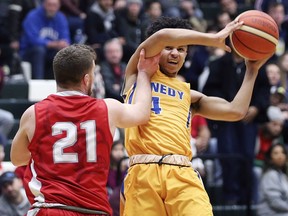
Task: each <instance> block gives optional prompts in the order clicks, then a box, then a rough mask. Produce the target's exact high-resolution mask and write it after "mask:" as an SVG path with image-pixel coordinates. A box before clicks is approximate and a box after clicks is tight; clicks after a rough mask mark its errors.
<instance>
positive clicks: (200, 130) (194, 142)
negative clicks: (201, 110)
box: [190, 115, 211, 178]
mask: <svg viewBox="0 0 288 216" xmlns="http://www.w3.org/2000/svg"><path fill="white" fill-rule="evenodd" d="M210 137H211V133H210V129H209V128H208V124H207V121H206V119H205V118H204V117H202V116H199V115H195V116H193V118H192V120H191V141H190V144H191V148H192V153H193V160H192V167H193V168H194V169H196V170H198V171H199V173H200V175H201V177H202V178H204V177H205V176H206V172H205V167H204V163H203V160H202V159H200V158H197V157H196V156H197V155H201V154H203V153H204V152H205V151H206V149H207V148H208V144H209V140H210Z"/></svg>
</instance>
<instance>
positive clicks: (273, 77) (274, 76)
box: [265, 63, 281, 87]
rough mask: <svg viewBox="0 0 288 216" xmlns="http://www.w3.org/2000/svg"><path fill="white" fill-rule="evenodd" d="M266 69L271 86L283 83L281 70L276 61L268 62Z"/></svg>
mask: <svg viewBox="0 0 288 216" xmlns="http://www.w3.org/2000/svg"><path fill="white" fill-rule="evenodd" d="M265 71H266V74H267V77H268V81H269V83H270V85H271V87H278V86H280V85H281V70H280V67H279V66H278V65H277V64H275V63H268V64H267V65H266V66H265Z"/></svg>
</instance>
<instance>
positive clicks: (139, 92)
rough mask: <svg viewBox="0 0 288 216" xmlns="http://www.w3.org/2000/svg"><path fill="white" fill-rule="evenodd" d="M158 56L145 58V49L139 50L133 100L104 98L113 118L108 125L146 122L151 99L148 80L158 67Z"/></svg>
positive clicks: (124, 125)
mask: <svg viewBox="0 0 288 216" xmlns="http://www.w3.org/2000/svg"><path fill="white" fill-rule="evenodd" d="M159 57H160V55H157V56H154V57H151V58H145V51H144V49H142V50H141V52H140V57H139V62H138V67H137V68H138V76H137V82H136V86H135V91H134V94H135V99H134V101H131V102H129V103H128V104H122V103H120V102H118V101H115V100H112V99H105V101H106V104H107V106H108V111H109V114H110V115H111V116H112V118H113V119H112V118H111V119H110V125H111V124H113V123H114V122H115V126H116V127H121V128H124V127H132V126H136V125H139V124H145V123H147V121H148V120H149V117H150V110H151V100H152V99H151V98H152V96H151V83H150V80H151V77H152V75H153V74H154V73H155V72H156V71H157V69H158V62H159Z"/></svg>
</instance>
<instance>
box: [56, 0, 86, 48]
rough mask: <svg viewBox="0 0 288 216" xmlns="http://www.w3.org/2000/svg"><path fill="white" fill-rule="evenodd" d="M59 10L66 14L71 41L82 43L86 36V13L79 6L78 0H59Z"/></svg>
mask: <svg viewBox="0 0 288 216" xmlns="http://www.w3.org/2000/svg"><path fill="white" fill-rule="evenodd" d="M60 10H61V11H62V12H63V13H64V14H65V15H66V18H67V21H68V25H69V29H70V37H71V41H72V42H73V43H82V44H84V43H85V42H86V38H87V36H86V35H85V30H84V21H85V19H86V17H87V15H86V12H85V11H82V10H81V8H80V0H61V7H60Z"/></svg>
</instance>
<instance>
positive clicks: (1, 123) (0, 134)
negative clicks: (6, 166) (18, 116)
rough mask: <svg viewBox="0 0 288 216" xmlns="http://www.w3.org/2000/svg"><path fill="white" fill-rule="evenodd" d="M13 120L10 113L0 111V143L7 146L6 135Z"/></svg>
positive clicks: (10, 128)
mask: <svg viewBox="0 0 288 216" xmlns="http://www.w3.org/2000/svg"><path fill="white" fill-rule="evenodd" d="M14 122H15V119H14V116H13V114H12V113H11V112H9V111H7V110H4V109H0V143H2V144H3V145H4V146H5V145H7V144H8V135H9V133H10V131H11V130H12V127H13V125H14Z"/></svg>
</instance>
